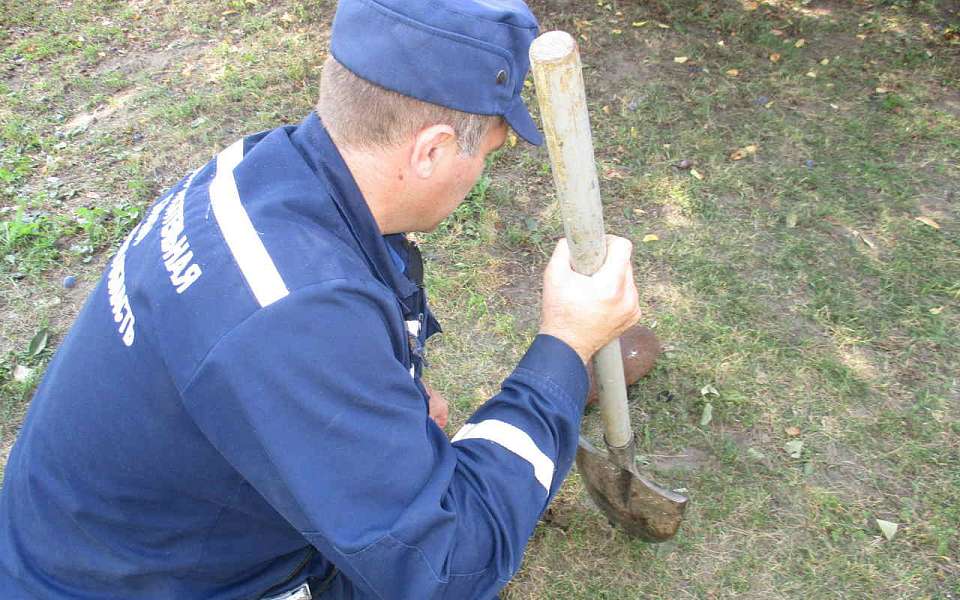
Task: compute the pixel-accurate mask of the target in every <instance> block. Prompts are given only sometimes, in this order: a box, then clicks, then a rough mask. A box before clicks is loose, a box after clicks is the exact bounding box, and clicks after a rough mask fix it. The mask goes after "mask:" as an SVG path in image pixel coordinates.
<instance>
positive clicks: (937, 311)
mask: <svg viewBox="0 0 960 600" xmlns="http://www.w3.org/2000/svg"><path fill="white" fill-rule="evenodd" d="M942 312H943V307H942V306H937V307H936V308H931V309H930V314H931V315H939V314H940V313H942Z"/></svg>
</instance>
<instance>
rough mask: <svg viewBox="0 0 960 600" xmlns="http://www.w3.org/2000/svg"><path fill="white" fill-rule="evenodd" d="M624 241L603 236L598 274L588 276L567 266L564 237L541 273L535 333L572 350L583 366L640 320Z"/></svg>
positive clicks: (627, 245)
mask: <svg viewBox="0 0 960 600" xmlns="http://www.w3.org/2000/svg"><path fill="white" fill-rule="evenodd" d="M632 252H633V244H631V243H630V241H629V240H626V239H624V238H621V237H616V236H612V235H608V236H607V257H606V260H605V261H604V263H603V266H601V267H600V270H599V271H597V272H596V273H594V274H593V275H591V276H590V277H587V276H585V275H581V274H579V273H577V272H576V271H574V270H573V268H572V267H571V266H570V247H569V246H568V245H567V240H566V238H564V239H562V240H560V241H559V242H558V243H557V248H556V249H555V250H554V251H553V256H552V257H551V258H550V263H549V264H547V268H546V271H544V274H543V308H542V309H541V312H540V333H545V334H548V335H552V336H553V337H556V338H559V339H561V340H563V341H564V342H566V343H567V344H568V345H569V346H570V347H571V348H573V349H574V350H575V351H576V352H577V354H579V355H580V358H581V359H583V362H584V363H587V362H588V361H589V360H590V358H591V357H592V356H593V354H594V353H595V352H596V351H597V350H599V349H600V348H602V347H604V346H605V345H607V343H609V342H610V341H612V340H614V339H616V338H617V337H619V336H620V334H621V333H623V332H624V331H626V330H627V328H629V327H630V326H631V325H633V324H634V323H636V322H637V321H638V320H639V319H640V305H639V303H638V295H637V287H636V285H635V284H634V282H633V265H632V264H631V262H630V255H631V253H632Z"/></svg>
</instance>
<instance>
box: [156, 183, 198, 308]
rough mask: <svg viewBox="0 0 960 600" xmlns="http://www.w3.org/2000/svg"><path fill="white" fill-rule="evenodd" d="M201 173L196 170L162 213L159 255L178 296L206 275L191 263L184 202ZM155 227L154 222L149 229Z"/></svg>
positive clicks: (191, 252)
mask: <svg viewBox="0 0 960 600" xmlns="http://www.w3.org/2000/svg"><path fill="white" fill-rule="evenodd" d="M198 172H199V171H194V172H193V174H192V175H190V178H189V179H187V182H186V183H185V184H183V187H182V188H180V191H179V192H177V193H176V195H174V196H173V199H172V200H171V201H170V203H169V204H168V205H167V208H166V210H165V211H164V212H163V227H162V228H161V229H160V253H161V256H162V258H163V266H164V267H166V268H167V272H168V273H169V274H170V283H172V284H173V286H174V287H175V288H176V290H177V293H178V294H182V293H184V292H185V291H187V288H189V287H190V286H191V285H192V284H193V282H194V281H196V280H197V279H199V278H200V275H202V274H203V271H202V269H200V265H198V264H197V263H194V262H190V261H192V260H193V251H192V250H190V242H188V241H187V236H186V235H185V234H184V233H183V201H184V198H186V195H187V190H189V189H190V184H192V183H193V178H194V177H196V176H197V173H198ZM155 212H156V211H153V212H151V213H150V217H153V215H154V213H155ZM148 220H149V219H148ZM152 225H153V223H152V222H151V223H150V226H152Z"/></svg>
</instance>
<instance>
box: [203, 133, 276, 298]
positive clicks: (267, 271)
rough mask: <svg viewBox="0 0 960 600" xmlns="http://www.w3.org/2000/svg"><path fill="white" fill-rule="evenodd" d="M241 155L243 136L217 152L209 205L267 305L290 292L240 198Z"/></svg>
mask: <svg viewBox="0 0 960 600" xmlns="http://www.w3.org/2000/svg"><path fill="white" fill-rule="evenodd" d="M242 159H243V140H242V139H241V140H237V141H236V142H234V143H233V144H232V145H231V146H230V147H229V148H227V149H226V150H224V151H223V152H221V153H220V154H218V155H217V174H216V176H215V177H214V178H213V182H211V183H210V205H211V206H212V207H213V215H214V216H215V217H216V219H217V224H218V225H219V226H220V232H221V233H222V234H223V239H224V240H225V241H226V242H227V247H228V248H230V252H231V253H232V254H233V259H234V260H235V261H236V262H237V266H238V267H240V272H241V273H243V278H244V279H246V280H247V285H249V286H250V289H251V290H252V291H253V295H254V296H256V298H257V302H259V303H260V306H268V305H270V304H273V303H274V302H276V301H277V300H280V299H281V298H283V297H284V296H286V295H287V294H288V293H290V292H289V291H287V286H286V284H285V283H283V279H282V278H281V277H280V272H279V271H277V267H276V265H274V264H273V259H272V258H270V255H269V254H267V249H266V248H265V247H264V246H263V241H262V240H261V239H260V235H259V234H258V233H257V230H256V229H254V228H253V223H251V222H250V217H249V215H247V210H246V209H245V208H244V207H243V204H241V202H240V193H239V192H238V191H237V182H236V181H235V180H234V178H233V169H234V167H236V166H237V165H238V164H240V161H241V160H242Z"/></svg>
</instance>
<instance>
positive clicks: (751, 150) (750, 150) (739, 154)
mask: <svg viewBox="0 0 960 600" xmlns="http://www.w3.org/2000/svg"><path fill="white" fill-rule="evenodd" d="M756 153H757V147H756V146H755V145H753V144H750V145H749V146H744V147H743V148H737V149H736V150H734V151H733V152H731V153H730V160H743V159H745V158H746V157H748V156H753V155H754V154H756Z"/></svg>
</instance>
